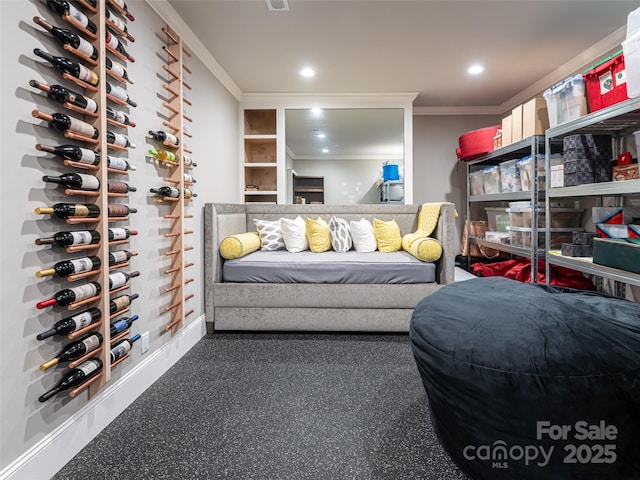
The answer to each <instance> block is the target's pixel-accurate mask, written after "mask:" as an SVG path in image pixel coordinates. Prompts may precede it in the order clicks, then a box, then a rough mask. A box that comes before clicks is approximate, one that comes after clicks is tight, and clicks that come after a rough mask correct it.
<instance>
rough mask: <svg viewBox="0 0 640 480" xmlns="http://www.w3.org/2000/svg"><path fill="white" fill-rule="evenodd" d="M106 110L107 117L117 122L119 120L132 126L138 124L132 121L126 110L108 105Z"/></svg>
mask: <svg viewBox="0 0 640 480" xmlns="http://www.w3.org/2000/svg"><path fill="white" fill-rule="evenodd" d="M106 112H107V118H110V119H111V120H113V121H115V122H119V123H122V124H124V125H130V126H132V127H135V126H136V124H135V122H132V121H131V119H130V118H129V115H127V114H126V113H124V112H121V111H120V110H114V109H113V108H111V107H107V110H106Z"/></svg>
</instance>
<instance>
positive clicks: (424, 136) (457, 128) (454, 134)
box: [413, 115, 501, 251]
mask: <svg viewBox="0 0 640 480" xmlns="http://www.w3.org/2000/svg"><path fill="white" fill-rule="evenodd" d="M500 123H501V117H499V116H493V115H477V116H474V115H468V116H444V115H433V116H428V115H414V117H413V203H414V204H421V203H425V202H452V203H454V204H455V206H456V210H457V211H458V214H459V217H458V219H457V227H458V235H457V239H458V241H459V240H460V237H461V234H462V230H461V222H462V220H463V219H464V217H465V214H466V211H465V210H466V196H467V183H466V167H465V164H464V162H461V161H459V160H458V157H456V147H457V146H458V138H459V137H460V135H462V134H464V133H465V132H468V131H471V130H475V129H478V128H483V127H488V126H491V125H498V124H500ZM456 249H457V250H458V249H459V245H458V246H457V247H456ZM457 250H456V251H457Z"/></svg>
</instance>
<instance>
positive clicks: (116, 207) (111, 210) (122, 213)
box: [107, 203, 138, 217]
mask: <svg viewBox="0 0 640 480" xmlns="http://www.w3.org/2000/svg"><path fill="white" fill-rule="evenodd" d="M137 212H138V209H137V208H131V207H128V206H127V205H122V204H120V203H111V204H109V206H108V207H107V215H108V216H109V217H126V216H127V215H129V214H130V213H137Z"/></svg>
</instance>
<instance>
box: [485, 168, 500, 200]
mask: <svg viewBox="0 0 640 480" xmlns="http://www.w3.org/2000/svg"><path fill="white" fill-rule="evenodd" d="M482 180H483V182H482V183H483V186H484V194H485V195H490V194H492V193H501V192H502V187H501V186H500V167H499V166H498V165H493V166H491V167H487V168H483V169H482Z"/></svg>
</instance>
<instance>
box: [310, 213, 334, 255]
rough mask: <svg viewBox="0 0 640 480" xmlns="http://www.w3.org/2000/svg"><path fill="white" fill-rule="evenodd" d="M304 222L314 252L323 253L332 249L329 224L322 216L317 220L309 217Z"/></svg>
mask: <svg viewBox="0 0 640 480" xmlns="http://www.w3.org/2000/svg"><path fill="white" fill-rule="evenodd" d="M304 222H305V230H306V232H307V240H308V241H309V249H310V250H311V251H312V252H314V253H322V252H326V251H327V250H330V249H331V235H330V233H329V224H327V222H325V221H324V220H323V219H322V217H318V219H317V220H314V219H312V218H307V219H306V220H305V221H304Z"/></svg>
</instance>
